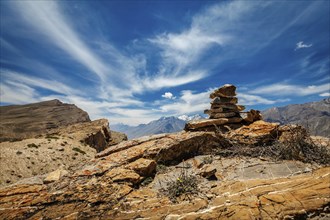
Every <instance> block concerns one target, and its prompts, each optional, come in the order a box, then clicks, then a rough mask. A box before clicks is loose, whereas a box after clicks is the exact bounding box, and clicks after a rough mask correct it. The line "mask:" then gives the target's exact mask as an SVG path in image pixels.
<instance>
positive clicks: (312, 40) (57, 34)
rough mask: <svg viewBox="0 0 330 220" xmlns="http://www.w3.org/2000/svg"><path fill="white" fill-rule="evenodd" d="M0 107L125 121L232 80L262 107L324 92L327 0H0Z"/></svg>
mask: <svg viewBox="0 0 330 220" xmlns="http://www.w3.org/2000/svg"><path fill="white" fill-rule="evenodd" d="M0 4H1V13H0V14H1V19H0V20H1V21H0V25H1V33H0V43H1V58H0V63H1V68H0V74H1V82H0V83H1V84H0V85H1V93H0V98H1V105H8V104H24V103H31V102H38V101H43V100H49V99H55V98H57V99H59V100H61V101H63V102H67V103H74V104H76V105H77V106H79V107H81V108H82V109H84V110H86V111H87V112H88V113H89V115H90V116H91V118H92V119H97V118H101V117H102V118H108V119H109V120H110V126H111V124H113V123H119V122H121V123H125V124H130V125H136V124H139V123H146V122H149V121H151V120H154V119H157V118H159V117H161V116H172V115H177V116H178V115H182V114H194V113H202V112H203V110H204V109H206V108H208V107H209V102H210V100H209V98H208V94H209V93H210V91H211V90H213V89H215V88H217V87H219V86H221V85H223V84H227V83H231V84H234V85H236V86H237V87H238V89H237V92H238V97H239V103H240V104H243V105H246V106H247V107H248V108H255V109H261V110H262V109H266V108H269V107H273V106H283V105H287V104H291V103H304V102H309V101H317V100H321V99H322V98H326V97H329V95H330V94H329V92H330V91H329V90H330V61H329V60H330V48H329V47H330V45H329V39H330V36H329V35H330V30H329V27H330V24H329V23H330V18H329V11H330V3H329V1H252V0H251V1H247V0H246V1H18V0H17V1H1V2H0Z"/></svg>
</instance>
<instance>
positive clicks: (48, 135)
mask: <svg viewBox="0 0 330 220" xmlns="http://www.w3.org/2000/svg"><path fill="white" fill-rule="evenodd" d="M46 138H47V139H48V140H49V139H59V137H56V136H54V135H51V134H47V135H46Z"/></svg>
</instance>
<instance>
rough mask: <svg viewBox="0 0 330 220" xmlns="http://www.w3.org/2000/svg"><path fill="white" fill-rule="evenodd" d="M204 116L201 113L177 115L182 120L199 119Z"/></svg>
mask: <svg viewBox="0 0 330 220" xmlns="http://www.w3.org/2000/svg"><path fill="white" fill-rule="evenodd" d="M202 118H205V117H203V116H202V115H199V114H196V115H190V116H189V115H180V116H178V119H180V120H183V121H194V120H199V119H202Z"/></svg>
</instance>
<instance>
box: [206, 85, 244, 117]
mask: <svg viewBox="0 0 330 220" xmlns="http://www.w3.org/2000/svg"><path fill="white" fill-rule="evenodd" d="M210 98H211V99H213V100H212V102H211V109H207V110H205V111H204V113H205V114H208V115H209V116H210V119H219V118H232V117H239V112H240V111H243V110H244V109H245V107H244V106H242V105H237V101H238V100H237V97H236V87H235V86H234V85H230V84H226V85H224V86H223V87H221V88H219V89H217V90H215V91H214V92H212V93H211V94H210Z"/></svg>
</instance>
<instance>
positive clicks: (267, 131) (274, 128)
mask: <svg viewBox="0 0 330 220" xmlns="http://www.w3.org/2000/svg"><path fill="white" fill-rule="evenodd" d="M278 128H279V124H277V123H269V122H265V121H261V120H260V121H256V122H254V123H252V124H250V125H246V126H242V127H240V128H238V129H236V130H233V131H231V132H229V133H228V134H226V137H227V138H228V139H230V140H231V141H235V142H237V143H240V144H247V145H261V144H266V143H269V142H272V141H274V140H275V139H276V138H277V137H278Z"/></svg>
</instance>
